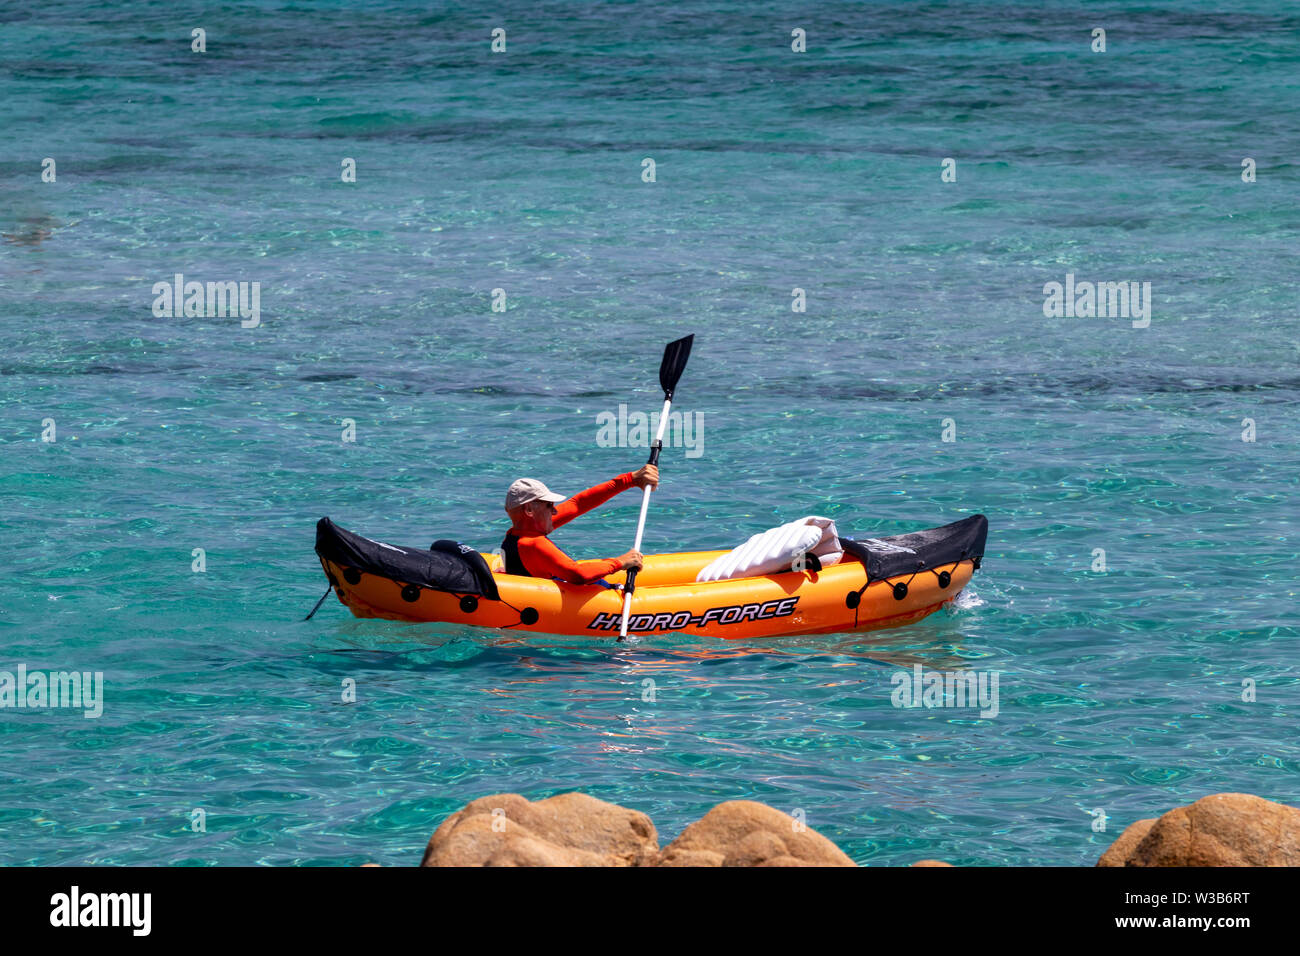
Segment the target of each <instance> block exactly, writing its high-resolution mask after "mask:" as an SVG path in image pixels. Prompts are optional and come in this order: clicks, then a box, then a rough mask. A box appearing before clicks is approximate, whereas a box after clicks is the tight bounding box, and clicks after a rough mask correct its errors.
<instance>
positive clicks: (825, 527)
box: [695, 515, 844, 581]
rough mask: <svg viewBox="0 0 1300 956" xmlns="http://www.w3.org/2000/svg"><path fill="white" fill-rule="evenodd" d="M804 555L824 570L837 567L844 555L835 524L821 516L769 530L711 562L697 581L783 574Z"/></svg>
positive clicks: (791, 522)
mask: <svg viewBox="0 0 1300 956" xmlns="http://www.w3.org/2000/svg"><path fill="white" fill-rule="evenodd" d="M800 553H802V554H815V555H817V559H818V560H819V561H820V562H821V565H822V567H823V568H828V567H830V566H831V565H832V564H836V563H837V562H838V561H839V560H840V558H842V557H843V556H844V549H843V548H841V547H840V539H839V533H838V532H837V531H836V530H835V522H834V521H832V520H831V519H830V518H823V517H821V516H819V515H809V516H808V517H806V518H800V519H798V520H797V521H790V522H787V523H786V524H783V525H779V526H778V527H775V528H771V529H770V530H768V531H762V532H760V533H758V534H756V535H754V536H753V537H751V538H750V539H749V540H748V541H746V542H745V543H744V544H742V545H741V546H740V547H738V548H734V549H733V550H731V551H728V552H727V553H726V554H724V555H722V556H721V557H719V558H717V559H715V560H714V561H712V562H710V563H709V564H708V565H707V566H706V567H704V568H703V569H702V570H701V571H700V573H699V574H697V575H696V576H695V580H696V581H723V580H726V579H727V578H749V577H757V576H759V575H763V574H780V573H781V572H783V571H789V570H790V563H791V562H792V561H794V559H795V557H796V556H797V555H799V554H800Z"/></svg>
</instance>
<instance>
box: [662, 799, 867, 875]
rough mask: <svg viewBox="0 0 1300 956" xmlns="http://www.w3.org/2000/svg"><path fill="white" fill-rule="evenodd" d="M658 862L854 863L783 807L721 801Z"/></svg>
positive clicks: (676, 863) (832, 864) (690, 828)
mask: <svg viewBox="0 0 1300 956" xmlns="http://www.w3.org/2000/svg"><path fill="white" fill-rule="evenodd" d="M659 865H660V866H855V865H856V864H855V863H854V862H853V861H852V860H851V859H849V857H848V856H847V855H846V854H845V853H844V852H843V851H842V850H841V849H840V848H839V847H837V846H836V845H835V844H834V843H832V842H831V841H830V840H828V839H826V838H825V837H824V836H822V835H821V834H820V833H817V832H816V831H814V830H810V829H808V828H807V827H806V826H804V825H803V824H800V823H799V822H798V821H796V820H795V819H794V818H793V817H790V816H787V815H786V814H784V813H782V812H781V811H780V810H774V809H773V808H771V807H769V806H766V805H764V804H762V803H755V802H753V801H751V800H729V801H727V802H726V803H720V804H718V805H717V806H716V807H714V808H713V809H712V810H710V811H709V812H708V813H706V814H705V815H704V816H703V817H701V818H700V819H699V820H696V821H695V822H694V823H692V824H691V825H690V826H688V827H687V828H686V829H685V830H683V831H682V833H681V836H679V837H678V838H677V839H676V840H674V841H673V842H672V843H670V844H669V845H668V846H667V847H665V848H664V851H663V853H662V854H661V855H660V859H659Z"/></svg>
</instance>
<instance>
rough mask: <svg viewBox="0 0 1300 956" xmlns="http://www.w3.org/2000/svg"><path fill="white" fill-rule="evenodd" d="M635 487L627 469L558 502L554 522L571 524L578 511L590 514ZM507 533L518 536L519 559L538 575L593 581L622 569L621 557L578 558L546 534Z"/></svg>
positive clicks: (570, 581)
mask: <svg viewBox="0 0 1300 956" xmlns="http://www.w3.org/2000/svg"><path fill="white" fill-rule="evenodd" d="M632 487H634V483H633V478H632V472H630V471H629V472H625V473H624V474H621V475H618V476H617V477H615V478H611V479H610V480H609V481H604V482H601V483H600V484H599V485H594V486H593V487H591V488H588V489H587V490H586V491H580V492H578V493H577V494H576V495H574V496H573V497H572V498H569V499H567V500H565V501H562V502H560V503H559V504H558V505H556V506H555V517H554V518H553V519H552V521H551V524H552V526H553V527H554V528H558V527H560V526H561V525H565V524H568V523H569V522H570V521H572V520H573V519H574V518H576V517H578V515H581V514H586V513H587V512H588V511H590V510H591V509H592V508H595V507H596V506H598V505H603V504H604V503H605V502H606V501H608V500H609V499H610V498H613V497H614V496H615V495H616V494H618V493H619V492H620V491H626V490H627V489H628V488H632ZM506 536H507V537H515V538H516V544H517V546H518V548H519V560H520V561H522V562H523V565H524V568H525V569H526V570H527V571H528V573H529V574H530V575H532V576H533V577H535V578H559V579H560V580H562V581H567V582H569V583H570V584H590V583H591V582H593V581H595V580H597V579H598V578H603V577H604V576H605V575H607V574H613V573H614V572H615V571H618V570H620V569H621V565H620V564H619V562H618V559H617V558H606V559H604V560H594V561H574V560H573V559H572V558H571V557H569V556H568V555H567V554H565V553H564V552H563V551H561V550H560V549H559V548H557V547H556V546H555V545H554V544H553V543H552V542H551V540H550V539H549V538H548V537H546V535H540V534H539V535H534V536H532V537H527V538H524V537H516V536H515V534H514V532H513V531H511V532H507V535H506Z"/></svg>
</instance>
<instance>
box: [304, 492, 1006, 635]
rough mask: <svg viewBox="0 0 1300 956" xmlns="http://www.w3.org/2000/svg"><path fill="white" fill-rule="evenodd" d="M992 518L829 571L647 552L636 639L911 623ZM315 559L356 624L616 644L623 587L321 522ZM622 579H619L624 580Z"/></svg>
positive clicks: (940, 592) (940, 601)
mask: <svg viewBox="0 0 1300 956" xmlns="http://www.w3.org/2000/svg"><path fill="white" fill-rule="evenodd" d="M987 535H988V521H987V520H986V519H985V517H984V516H983V515H972V516H970V517H968V518H964V519H962V520H961V521H956V522H954V523H952V524H948V525H944V526H943V527H941V528H930V529H928V530H925V531H917V532H914V533H912V534H901V535H894V536H892V537H886V538H867V539H863V540H860V541H855V540H852V539H850V538H845V537H842V536H841V537H840V539H839V540H840V543H841V545H842V546H843V548H844V557H843V559H842V560H841V561H840V562H839V563H838V564H834V565H831V566H830V567H827V568H825V569H820V570H819V569H816V568H815V565H816V562H815V561H814V562H813V565H814V567H809V568H807V569H806V570H803V571H795V570H793V569H791V570H789V571H785V572H783V573H777V574H765V575H761V576H755V577H743V578H731V579H727V580H722V581H711V582H707V583H697V582H696V580H695V576H696V574H698V573H699V571H700V569H702V568H703V567H705V566H706V565H707V564H709V563H710V562H712V561H713V560H714V559H715V558H718V557H720V556H721V555H723V554H725V553H726V552H725V551H690V552H682V553H679V554H655V555H647V556H646V558H645V566H644V568H643V570H642V571H641V572H640V573H639V574H638V576H637V579H636V591H635V593H634V594H633V595H632V614H631V617H630V619H629V623H628V633H629V634H636V635H638V636H651V635H656V634H689V635H692V636H707V637H720V638H725V639H729V640H748V639H751V638H764V637H777V636H780V635H786V634H823V633H835V632H844V631H865V630H874V629H879V628H887V627H899V626H901V625H904V624H911V623H912V622H913V621H919V620H920V619H921V618H923V617H925V616H927V615H929V614H932V613H934V612H935V611H937V610H938V609H939V608H941V607H942V606H943V605H944V604H947V603H948V602H949V601H951V600H952V599H953V598H955V597H956V596H957V594H958V593H959V592H960V591H961V589H962V588H964V587H965V586H966V584H967V583H968V582H969V581H970V578H971V575H972V574H973V573H974V572H975V570H976V569H978V568H979V566H980V560H981V558H982V557H983V555H984V543H985V539H986V538H987ZM316 554H317V555H318V556H319V558H320V562H321V567H322V568H323V569H324V571H325V576H326V577H327V578H328V579H329V583H330V586H331V588H332V589H333V590H334V592H335V593H336V594H337V595H338V599H339V600H340V601H341V602H342V603H343V604H344V605H345V606H346V607H347V608H348V609H350V610H351V611H352V613H353V614H355V615H356V616H357V617H377V618H386V619H389V620H395V621H445V622H447V623H449V624H469V625H473V626H476V627H490V628H501V629H510V630H518V631H539V632H543V633H547V634H569V635H587V636H592V637H599V638H611V639H613V638H617V637H618V634H619V624H620V621H621V617H622V611H623V596H622V595H623V592H622V591H621V590H618V589H611V588H606V587H602V586H601V585H599V584H592V585H572V584H562V583H560V582H558V581H554V580H546V579H542V578H532V577H524V576H520V575H513V574H505V573H504V571H503V562H502V559H501V557H500V555H497V554H483V553H480V552H478V551H475V550H474V549H473V548H471V547H469V546H468V545H464V544H460V543H458V542H455V541H447V540H443V541H435V542H434V543H433V545H432V546H431V547H430V548H428V549H423V548H406V547H402V548H399V547H395V546H393V545H389V544H384V543H382V542H378V541H372V540H370V539H369V538H363V537H362V536H360V535H357V534H353V533H352V532H350V531H345V530H344V529H342V528H340V527H338V526H337V525H335V524H334V523H333V522H332V521H330V520H329V518H322V519H321V520H320V522H319V523H318V524H317V526H316ZM625 576H626V575H625V573H624V572H619V573H617V574H612V575H610V576H609V577H608V578H606V580H607V581H609V582H610V583H611V584H615V585H618V584H621V583H622V582H623V580H624V578H625Z"/></svg>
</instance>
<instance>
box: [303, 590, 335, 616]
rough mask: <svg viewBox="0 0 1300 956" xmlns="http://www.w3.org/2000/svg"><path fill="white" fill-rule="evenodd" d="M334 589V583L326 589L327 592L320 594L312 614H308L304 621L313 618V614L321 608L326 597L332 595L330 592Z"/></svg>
mask: <svg viewBox="0 0 1300 956" xmlns="http://www.w3.org/2000/svg"><path fill="white" fill-rule="evenodd" d="M333 590H334V585H332V584H331V585H330V586H329V587H327V588H326V589H325V593H324V594H322V595H321V596H320V600H319V601H317V602H316V606H315V607H314V608H312V609H311V614H308V615H307V616H306V617H304V618H303V620H304V621H310V620H311V619H312V615H313V614H315V613H316V612H317V611H319V610H320V606H321V605H322V604H324V603H325V599H326V598H327V597H329V596H330V592H331V591H333Z"/></svg>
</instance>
